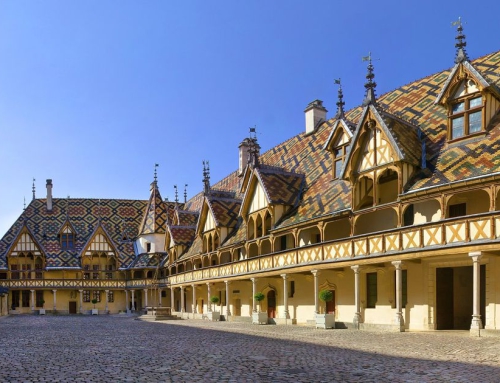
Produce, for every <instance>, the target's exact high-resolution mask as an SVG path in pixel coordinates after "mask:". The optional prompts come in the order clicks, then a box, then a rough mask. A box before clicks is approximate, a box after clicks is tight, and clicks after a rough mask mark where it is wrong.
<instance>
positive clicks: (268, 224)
mask: <svg viewBox="0 0 500 383" xmlns="http://www.w3.org/2000/svg"><path fill="white" fill-rule="evenodd" d="M271 222H272V221H271V214H269V212H268V211H266V216H265V218H264V235H269V234H270V233H271V226H272V223H271Z"/></svg>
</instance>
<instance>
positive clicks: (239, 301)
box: [233, 298, 241, 317]
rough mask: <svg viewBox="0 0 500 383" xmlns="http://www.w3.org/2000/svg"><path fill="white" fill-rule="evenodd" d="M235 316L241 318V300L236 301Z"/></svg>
mask: <svg viewBox="0 0 500 383" xmlns="http://www.w3.org/2000/svg"><path fill="white" fill-rule="evenodd" d="M233 315H234V316H237V317H240V316H241V299H239V298H238V299H235V300H234V313H233Z"/></svg>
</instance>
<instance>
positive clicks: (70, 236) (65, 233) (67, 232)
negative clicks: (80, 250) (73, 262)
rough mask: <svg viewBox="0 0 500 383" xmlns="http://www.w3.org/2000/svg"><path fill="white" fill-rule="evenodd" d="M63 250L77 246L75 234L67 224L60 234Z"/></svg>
mask: <svg viewBox="0 0 500 383" xmlns="http://www.w3.org/2000/svg"><path fill="white" fill-rule="evenodd" d="M59 240H60V243H61V250H73V249H74V248H75V234H74V233H73V230H71V227H70V226H69V225H68V226H65V227H64V228H63V229H62V230H61V233H60V234H59Z"/></svg>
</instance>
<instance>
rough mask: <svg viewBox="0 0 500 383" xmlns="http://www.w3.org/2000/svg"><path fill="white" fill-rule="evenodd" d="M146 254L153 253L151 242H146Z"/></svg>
mask: <svg viewBox="0 0 500 383" xmlns="http://www.w3.org/2000/svg"><path fill="white" fill-rule="evenodd" d="M146 252H147V253H150V252H151V243H150V242H146Z"/></svg>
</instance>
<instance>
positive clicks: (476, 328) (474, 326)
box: [469, 251, 483, 336]
mask: <svg viewBox="0 0 500 383" xmlns="http://www.w3.org/2000/svg"><path fill="white" fill-rule="evenodd" d="M469 257H471V258H472V323H471V325H470V334H471V335H472V336H480V334H481V329H482V328H483V323H482V321H481V303H480V302H481V299H480V296H481V294H480V292H481V283H480V282H481V281H480V280H481V267H480V265H479V260H480V259H481V257H482V253H481V252H480V251H474V252H471V253H469Z"/></svg>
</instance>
